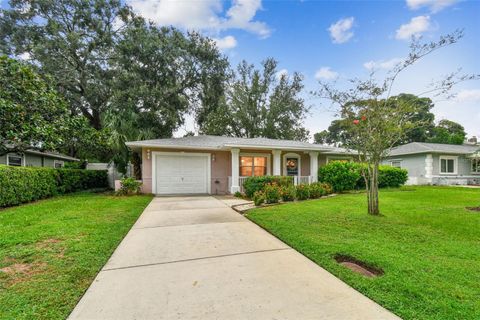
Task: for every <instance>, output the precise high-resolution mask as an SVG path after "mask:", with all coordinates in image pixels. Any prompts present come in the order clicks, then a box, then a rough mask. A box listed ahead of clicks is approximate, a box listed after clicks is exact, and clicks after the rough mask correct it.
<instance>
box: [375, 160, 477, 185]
mask: <svg viewBox="0 0 480 320" xmlns="http://www.w3.org/2000/svg"><path fill="white" fill-rule="evenodd" d="M426 156H427V155H426V154H416V155H404V156H397V157H390V158H388V159H386V160H384V161H383V163H384V164H386V165H390V161H391V160H401V162H402V168H403V169H406V170H407V171H408V182H407V184H411V185H424V184H439V185H466V184H470V183H472V182H474V180H475V177H476V176H478V178H477V179H478V180H479V181H480V174H472V173H471V162H470V160H469V159H468V158H467V157H465V155H457V156H458V160H457V164H458V168H457V174H455V175H451V174H441V173H440V157H441V156H443V155H442V154H432V158H433V163H432V164H433V172H432V175H433V177H431V178H427V177H425V175H426V170H425V159H426ZM445 156H452V155H445ZM454 156H455V155H454Z"/></svg>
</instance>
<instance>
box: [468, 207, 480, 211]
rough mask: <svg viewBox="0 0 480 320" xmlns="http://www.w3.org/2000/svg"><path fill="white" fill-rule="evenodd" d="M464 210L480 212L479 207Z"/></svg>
mask: <svg viewBox="0 0 480 320" xmlns="http://www.w3.org/2000/svg"><path fill="white" fill-rule="evenodd" d="M465 209H467V210H470V211H479V212H480V207H466V208H465Z"/></svg>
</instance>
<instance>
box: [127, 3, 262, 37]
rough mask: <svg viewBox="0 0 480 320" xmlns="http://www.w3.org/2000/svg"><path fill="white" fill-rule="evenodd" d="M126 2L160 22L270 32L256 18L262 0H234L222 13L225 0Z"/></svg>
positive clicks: (195, 27)
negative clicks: (224, 13)
mask: <svg viewBox="0 0 480 320" xmlns="http://www.w3.org/2000/svg"><path fill="white" fill-rule="evenodd" d="M127 3H128V4H129V5H131V6H132V8H133V9H134V10H135V12H137V13H139V14H140V15H142V16H143V17H145V18H146V19H148V20H151V21H153V22H154V23H156V24H159V25H173V26H175V27H179V28H184V29H188V30H200V31H209V32H216V33H218V32H220V31H222V30H226V29H231V28H233V29H242V30H247V31H249V32H252V33H255V34H258V35H259V36H260V37H262V38H266V37H268V36H269V35H270V33H271V30H270V28H269V27H268V26H267V25H266V24H265V23H264V22H260V21H255V20H254V17H255V15H256V13H257V11H259V10H261V9H262V2H261V0H233V1H232V6H231V7H230V8H229V9H228V11H227V12H226V15H223V9H224V8H223V2H222V0H202V1H172V0H128V1H127Z"/></svg>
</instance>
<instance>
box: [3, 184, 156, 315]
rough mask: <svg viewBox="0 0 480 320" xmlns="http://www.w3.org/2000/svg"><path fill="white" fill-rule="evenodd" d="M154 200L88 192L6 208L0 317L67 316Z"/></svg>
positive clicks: (144, 197) (4, 213) (4, 210)
mask: <svg viewBox="0 0 480 320" xmlns="http://www.w3.org/2000/svg"><path fill="white" fill-rule="evenodd" d="M150 200H151V196H143V195H142V196H131V197H114V196H112V195H111V194H102V193H89V192H82V193H72V194H70V195H65V196H58V197H54V198H51V199H47V200H41V201H38V202H35V203H31V204H26V205H21V206H18V207H13V208H8V209H3V210H0V235H1V237H0V318H1V319H65V318H66V317H67V316H68V315H69V313H70V312H71V310H72V309H73V308H74V306H75V305H76V303H77V302H78V301H79V299H80V298H81V296H82V295H83V293H84V292H85V290H86V289H87V288H88V286H89V285H90V283H91V282H92V281H93V279H94V278H95V276H96V274H97V273H98V272H99V270H100V269H101V268H102V267H103V265H104V264H105V263H106V262H107V260H108V259H109V257H110V256H111V254H112V253H113V251H114V250H115V248H116V247H117V246H118V244H119V243H120V241H121V240H122V239H123V237H124V236H125V235H126V233H127V232H128V230H129V229H130V228H131V226H132V225H133V223H134V222H135V221H136V220H137V218H138V216H139V215H140V214H141V213H142V211H143V209H144V208H145V207H146V206H147V204H148V203H149V202H150Z"/></svg>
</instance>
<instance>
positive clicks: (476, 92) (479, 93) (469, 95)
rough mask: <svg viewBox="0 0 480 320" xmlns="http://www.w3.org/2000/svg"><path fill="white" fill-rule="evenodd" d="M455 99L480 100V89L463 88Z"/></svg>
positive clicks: (463, 100) (461, 100) (464, 100)
mask: <svg viewBox="0 0 480 320" xmlns="http://www.w3.org/2000/svg"><path fill="white" fill-rule="evenodd" d="M455 101H458V102H480V89H471V90H466V89H465V90H461V91H460V92H459V93H458V94H457V96H456V98H455Z"/></svg>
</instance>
